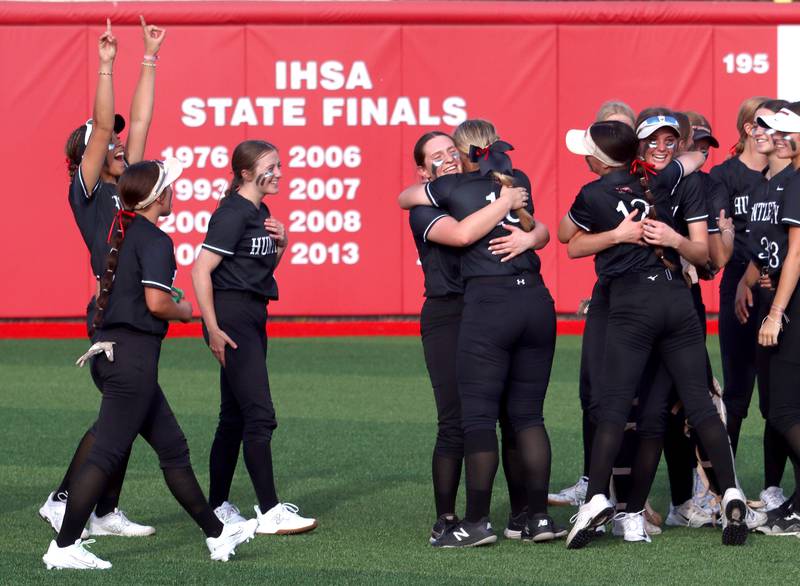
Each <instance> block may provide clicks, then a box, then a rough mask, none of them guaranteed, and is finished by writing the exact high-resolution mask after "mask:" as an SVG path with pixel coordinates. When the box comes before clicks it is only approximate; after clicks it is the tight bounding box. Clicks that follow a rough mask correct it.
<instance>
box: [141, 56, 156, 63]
mask: <svg viewBox="0 0 800 586" xmlns="http://www.w3.org/2000/svg"><path fill="white" fill-rule="evenodd" d="M142 59H144V60H145V61H150V62H153V63H154V62H155V61H157V60H158V55H145V56H144V57H142Z"/></svg>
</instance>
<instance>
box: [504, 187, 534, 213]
mask: <svg viewBox="0 0 800 586" xmlns="http://www.w3.org/2000/svg"><path fill="white" fill-rule="evenodd" d="M500 197H505V198H508V200H509V202H510V206H511V209H512V210H518V209H520V208H524V207H525V204H526V203H527V202H528V190H527V189H525V188H524V187H506V186H505V185H503V187H502V189H500Z"/></svg>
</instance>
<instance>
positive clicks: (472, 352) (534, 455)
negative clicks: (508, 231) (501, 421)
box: [457, 274, 556, 521]
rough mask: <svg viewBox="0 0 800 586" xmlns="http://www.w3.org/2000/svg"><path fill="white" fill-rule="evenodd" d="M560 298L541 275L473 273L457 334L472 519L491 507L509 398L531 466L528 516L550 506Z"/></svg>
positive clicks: (511, 419)
mask: <svg viewBox="0 0 800 586" xmlns="http://www.w3.org/2000/svg"><path fill="white" fill-rule="evenodd" d="M555 336H556V320H555V309H554V305H553V299H552V297H550V293H549V292H548V291H547V288H546V287H545V286H544V283H543V281H542V278H541V276H540V275H538V274H535V275H532V274H522V275H514V276H508V277H480V278H474V279H469V280H468V281H467V285H466V292H465V295H464V313H463V318H462V321H461V330H460V332H459V340H458V358H457V367H458V392H459V396H460V398H461V411H462V428H463V430H464V453H465V460H466V469H467V475H466V478H467V512H466V516H465V517H466V519H467V520H468V521H477V520H479V519H481V518H483V517H485V516H487V515H488V513H489V508H490V501H491V491H492V484H493V481H494V475H495V472H496V471H497V464H498V453H497V435H496V432H495V428H496V425H497V421H498V418H499V416H500V413H501V409H502V405H503V404H505V406H506V410H507V413H508V418H509V422H510V425H511V427H512V429H513V430H514V433H515V435H516V440H517V449H518V450H519V453H520V457H521V459H522V463H523V468H524V470H525V486H526V489H527V494H528V514H529V516H532V515H535V514H539V513H543V512H545V511H546V510H547V489H548V485H549V480H550V441H549V438H548V437H547V432H546V431H545V429H544V417H543V415H542V406H543V404H544V399H545V394H546V392H547V385H548V383H549V380H550V369H551V367H552V363H553V353H554V351H555Z"/></svg>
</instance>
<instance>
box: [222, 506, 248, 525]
mask: <svg viewBox="0 0 800 586" xmlns="http://www.w3.org/2000/svg"><path fill="white" fill-rule="evenodd" d="M214 514H215V515H216V516H217V519H219V520H220V522H221V523H223V524H224V525H227V524H228V523H244V522H245V521H247V519H245V518H244V517H242V513H241V512H240V511H239V509H238V507H237V506H236V505H234V504H231V503H229V502H228V501H225V502H223V503H222V504H221V505H220V506H218V507H217V508H216V509H214Z"/></svg>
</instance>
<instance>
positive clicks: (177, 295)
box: [172, 287, 184, 303]
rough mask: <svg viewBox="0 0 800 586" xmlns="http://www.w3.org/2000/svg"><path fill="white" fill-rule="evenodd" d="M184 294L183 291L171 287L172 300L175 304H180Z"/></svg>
mask: <svg viewBox="0 0 800 586" xmlns="http://www.w3.org/2000/svg"><path fill="white" fill-rule="evenodd" d="M183 296H184V293H183V289H178V288H177V287H172V300H173V301H174V302H175V303H180V302H181V299H183Z"/></svg>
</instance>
